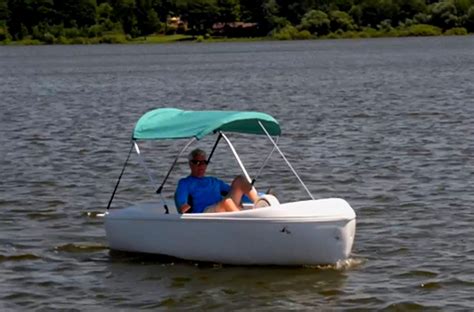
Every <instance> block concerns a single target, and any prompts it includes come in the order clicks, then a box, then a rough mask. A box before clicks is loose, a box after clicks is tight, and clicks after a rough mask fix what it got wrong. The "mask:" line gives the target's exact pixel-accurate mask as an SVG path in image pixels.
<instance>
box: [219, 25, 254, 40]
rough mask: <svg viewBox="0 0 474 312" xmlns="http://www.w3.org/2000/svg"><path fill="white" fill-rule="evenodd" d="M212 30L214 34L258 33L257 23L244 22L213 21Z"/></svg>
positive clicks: (228, 35) (231, 35) (239, 34)
mask: <svg viewBox="0 0 474 312" xmlns="http://www.w3.org/2000/svg"><path fill="white" fill-rule="evenodd" d="M212 32H213V33H214V35H216V36H226V37H254V36H257V35H258V24H257V23H245V22H229V23H214V24H213V25H212Z"/></svg>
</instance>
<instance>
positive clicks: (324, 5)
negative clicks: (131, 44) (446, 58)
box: [0, 0, 474, 43]
mask: <svg viewBox="0 0 474 312" xmlns="http://www.w3.org/2000/svg"><path fill="white" fill-rule="evenodd" d="M172 17H175V18H179V21H181V22H180V23H170V18H172ZM235 22H242V23H240V24H239V25H247V27H243V28H242V29H241V31H239V32H230V31H228V32H227V33H226V32H221V35H227V36H232V35H235V36H268V35H272V34H273V35H275V36H278V35H280V36H285V34H286V35H288V36H298V35H299V36H301V37H305V36H306V37H307V36H311V37H315V36H327V35H329V34H332V33H345V32H351V31H352V32H354V31H361V30H364V29H374V30H381V29H382V30H383V29H385V30H387V31H389V30H390V29H395V28H400V27H409V26H412V25H429V26H432V27H436V28H437V29H440V30H441V31H447V30H450V29H458V30H460V31H461V32H465V33H467V32H474V0H442V1H433V0H0V41H5V40H13V41H17V40H23V39H25V38H32V39H37V40H40V41H43V42H48V43H54V42H56V41H57V40H58V38H75V37H88V38H91V37H98V36H102V35H103V34H107V33H121V34H125V35H127V36H129V37H131V38H133V37H138V36H146V35H150V34H160V33H161V34H174V33H183V34H189V35H193V36H196V35H213V32H215V31H216V30H215V27H213V25H215V24H216V23H220V24H221V25H226V23H227V24H228V25H237V23H235ZM244 23H246V24H244ZM248 25H250V26H248ZM229 29H230V28H227V30H229ZM294 34H296V35H294Z"/></svg>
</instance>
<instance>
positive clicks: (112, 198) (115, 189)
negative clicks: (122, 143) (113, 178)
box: [107, 144, 133, 210]
mask: <svg viewBox="0 0 474 312" xmlns="http://www.w3.org/2000/svg"><path fill="white" fill-rule="evenodd" d="M132 149H133V144H132V145H130V150H129V151H128V155H127V159H126V160H125V163H124V164H123V168H122V172H120V175H119V177H118V180H117V184H115V188H114V191H113V192H112V196H111V197H110V200H109V203H108V204H107V210H109V208H110V205H111V204H112V201H113V200H114V196H115V192H117V188H118V186H119V184H120V180H121V179H122V175H123V173H124V171H125V167H127V163H128V160H129V159H130V154H131V153H132Z"/></svg>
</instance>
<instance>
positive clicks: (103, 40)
mask: <svg viewBox="0 0 474 312" xmlns="http://www.w3.org/2000/svg"><path fill="white" fill-rule="evenodd" d="M469 35H472V34H471V33H468V32H467V31H466V29H464V28H452V29H449V30H447V31H445V32H442V30H441V29H440V28H438V27H434V26H431V25H423V24H418V25H413V26H410V27H407V28H403V29H396V28H392V29H388V30H377V29H373V28H366V29H364V30H361V31H347V32H336V33H330V34H328V35H325V36H319V37H316V36H312V35H308V34H306V33H301V32H298V31H296V30H295V29H293V28H288V29H282V30H281V31H280V32H278V33H275V34H273V35H272V36H266V37H239V38H231V37H211V36H209V37H206V36H194V37H193V36H191V35H150V36H142V37H136V38H131V37H130V36H127V35H124V34H120V33H115V34H108V35H104V36H100V37H93V38H87V37H76V38H63V37H62V38H59V39H58V40H55V41H52V42H44V41H40V40H36V39H31V38H26V39H23V40H18V41H12V40H5V41H1V42H0V45H3V46H6V45H9V46H28V45H78V44H80V45H88V44H169V43H180V42H196V43H200V42H252V41H291V40H321V39H365V38H398V37H429V36H431V37H438V36H469Z"/></svg>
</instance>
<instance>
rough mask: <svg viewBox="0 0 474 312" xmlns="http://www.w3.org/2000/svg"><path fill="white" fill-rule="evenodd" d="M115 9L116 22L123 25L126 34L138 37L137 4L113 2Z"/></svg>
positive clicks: (129, 1) (122, 0) (117, 0)
mask: <svg viewBox="0 0 474 312" xmlns="http://www.w3.org/2000/svg"><path fill="white" fill-rule="evenodd" d="M110 3H111V5H112V7H113V8H114V13H115V14H114V21H116V22H119V23H120V24H121V25H122V28H123V31H124V32H125V33H126V34H131V35H132V36H137V35H138V31H137V18H136V16H135V14H134V12H135V9H136V7H137V4H136V2H135V0H111V2H110Z"/></svg>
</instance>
